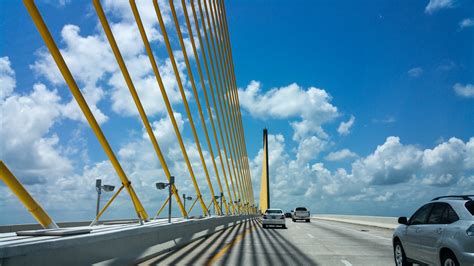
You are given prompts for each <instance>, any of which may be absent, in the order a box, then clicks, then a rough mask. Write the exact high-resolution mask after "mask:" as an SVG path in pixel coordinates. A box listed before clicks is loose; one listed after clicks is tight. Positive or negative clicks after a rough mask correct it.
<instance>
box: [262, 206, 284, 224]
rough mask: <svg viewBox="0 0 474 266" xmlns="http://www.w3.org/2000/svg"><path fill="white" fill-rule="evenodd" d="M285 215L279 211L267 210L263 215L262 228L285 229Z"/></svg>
mask: <svg viewBox="0 0 474 266" xmlns="http://www.w3.org/2000/svg"><path fill="white" fill-rule="evenodd" d="M285 220H286V219H285V214H283V211H282V210H281V209H268V210H266V211H265V214H263V219H262V227H263V228H267V227H268V226H270V225H273V226H281V227H282V228H286V222H285Z"/></svg>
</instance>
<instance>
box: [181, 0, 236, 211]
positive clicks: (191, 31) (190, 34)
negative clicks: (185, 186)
mask: <svg viewBox="0 0 474 266" xmlns="http://www.w3.org/2000/svg"><path fill="white" fill-rule="evenodd" d="M181 6H182V7H183V12H184V17H185V20H186V26H187V30H188V35H189V39H190V41H191V46H192V48H193V53H194V58H195V61H196V66H197V70H198V73H199V80H200V82H201V88H202V91H203V93H204V99H205V102H206V109H207V113H208V117H209V121H210V122H211V127H212V132H213V136H214V141H215V143H216V149H217V151H218V153H219V159H220V162H221V168H222V173H223V175H224V181H225V184H226V189H227V195H228V198H229V202H230V204H231V208H232V211H233V212H234V213H235V207H234V205H233V201H232V194H231V192H230V188H229V182H228V180H227V175H226V173H225V165H224V162H223V160H222V154H221V151H220V147H219V140H218V138H217V134H216V128H215V124H214V117H213V114H212V111H211V107H210V105H209V97H208V95H207V90H206V84H205V80H204V76H203V74H202V69H201V63H200V60H199V54H198V52H197V49H196V43H195V42H194V34H193V30H192V27H191V22H190V20H189V16H188V11H187V8H186V2H185V0H181ZM201 52H202V53H204V49H201ZM203 58H204V56H203ZM203 123H204V122H203ZM208 146H209V152H210V155H211V157H212V163H213V166H214V171H215V172H216V176H217V181H218V184H219V188H220V190H221V191H223V189H222V184H221V181H220V178H219V171H218V169H217V165H216V161H215V157H214V152H213V149H212V145H211V144H210V142H209V141H208ZM223 201H224V204H225V206H226V213H227V214H229V211H230V210H229V205H228V204H227V201H226V198H225V197H223Z"/></svg>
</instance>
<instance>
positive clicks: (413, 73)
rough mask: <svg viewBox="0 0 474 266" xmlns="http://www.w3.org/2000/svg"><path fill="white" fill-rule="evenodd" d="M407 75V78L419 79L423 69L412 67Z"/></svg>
mask: <svg viewBox="0 0 474 266" xmlns="http://www.w3.org/2000/svg"><path fill="white" fill-rule="evenodd" d="M407 73H408V76H410V77H413V78H417V77H419V76H421V75H422V74H423V68H421V67H414V68H412V69H410V70H408V72H407Z"/></svg>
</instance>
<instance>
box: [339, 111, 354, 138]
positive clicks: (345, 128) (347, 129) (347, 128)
mask: <svg viewBox="0 0 474 266" xmlns="http://www.w3.org/2000/svg"><path fill="white" fill-rule="evenodd" d="M354 122H355V117H354V116H353V115H351V118H349V120H348V121H347V122H341V124H339V127H338V128H337V132H338V133H339V135H342V136H347V135H349V133H351V128H352V126H353V125H354Z"/></svg>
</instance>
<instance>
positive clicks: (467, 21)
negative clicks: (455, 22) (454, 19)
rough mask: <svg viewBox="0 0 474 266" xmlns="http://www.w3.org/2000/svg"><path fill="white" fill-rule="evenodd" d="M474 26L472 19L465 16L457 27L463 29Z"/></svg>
mask: <svg viewBox="0 0 474 266" xmlns="http://www.w3.org/2000/svg"><path fill="white" fill-rule="evenodd" d="M473 26H474V19H471V18H465V19H463V20H461V22H459V28H460V29H464V28H469V27H473Z"/></svg>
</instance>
